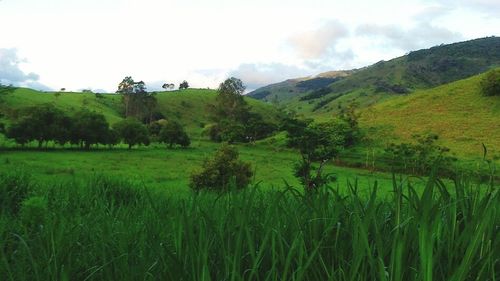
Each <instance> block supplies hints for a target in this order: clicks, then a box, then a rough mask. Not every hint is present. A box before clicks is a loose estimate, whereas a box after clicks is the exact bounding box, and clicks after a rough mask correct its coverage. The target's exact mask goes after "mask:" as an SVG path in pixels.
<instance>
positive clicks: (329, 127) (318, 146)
mask: <svg viewBox="0 0 500 281" xmlns="http://www.w3.org/2000/svg"><path fill="white" fill-rule="evenodd" d="M283 128H284V129H285V130H286V131H287V133H288V146H290V147H293V148H296V149H298V150H299V152H300V154H301V158H302V159H301V160H300V162H299V163H298V164H296V165H295V167H294V174H295V176H296V177H297V178H299V180H300V182H301V183H302V184H303V185H304V187H305V188H306V190H314V189H317V188H319V187H321V186H322V185H324V184H326V183H327V182H329V181H331V180H334V177H332V176H330V175H326V176H324V175H323V174H322V172H323V167H324V165H325V164H326V163H327V162H328V161H330V160H331V159H333V158H334V157H336V156H337V155H338V153H339V151H341V150H342V149H343V148H345V147H347V146H348V145H349V137H350V132H351V129H350V128H349V124H348V123H347V122H345V121H343V120H340V119H333V120H332V121H329V122H325V123H313V122H311V121H310V120H298V119H286V120H285V122H284V125H283ZM317 161H318V162H320V166H319V167H315V166H314V165H313V162H317Z"/></svg>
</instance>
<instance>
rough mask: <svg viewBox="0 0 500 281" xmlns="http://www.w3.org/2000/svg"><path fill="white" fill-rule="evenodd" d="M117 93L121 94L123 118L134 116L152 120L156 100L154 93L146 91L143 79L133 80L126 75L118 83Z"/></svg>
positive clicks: (145, 120)
mask: <svg viewBox="0 0 500 281" xmlns="http://www.w3.org/2000/svg"><path fill="white" fill-rule="evenodd" d="M117 93H119V94H121V95H122V103H123V106H124V116H125V118H128V117H135V118H137V119H139V120H143V121H144V122H146V123H151V122H152V121H153V115H154V112H155V109H156V106H157V105H158V101H157V99H156V94H155V93H148V92H147V90H146V84H145V83H144V82H143V81H139V82H135V81H134V79H132V77H130V76H127V77H125V78H124V79H123V80H122V82H120V84H118V90H117Z"/></svg>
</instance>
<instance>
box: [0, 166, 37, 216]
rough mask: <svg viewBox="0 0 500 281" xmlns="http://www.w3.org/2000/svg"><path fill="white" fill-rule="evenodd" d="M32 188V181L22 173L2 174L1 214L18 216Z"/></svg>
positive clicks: (0, 190)
mask: <svg viewBox="0 0 500 281" xmlns="http://www.w3.org/2000/svg"><path fill="white" fill-rule="evenodd" d="M31 187H32V182H31V179H30V177H29V176H28V174H26V173H23V172H20V171H11V172H9V173H7V171H4V172H2V173H0V214H3V213H5V214H17V213H18V212H19V210H20V208H21V204H22V202H23V201H24V200H25V199H26V198H27V197H28V195H29V192H30V189H31Z"/></svg>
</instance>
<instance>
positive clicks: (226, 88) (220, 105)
mask: <svg viewBox="0 0 500 281" xmlns="http://www.w3.org/2000/svg"><path fill="white" fill-rule="evenodd" d="M244 92H245V86H244V85H243V82H242V81H241V80H240V79H238V78H234V77H231V78H229V79H227V80H226V81H224V82H223V83H221V84H220V86H219V89H218V94H217V97H216V98H215V103H214V104H212V105H209V112H210V118H211V120H212V121H213V122H214V123H213V124H212V125H210V126H209V127H208V128H207V133H208V135H209V136H210V139H211V140H214V141H228V142H235V141H241V142H249V141H253V140H255V139H258V138H262V137H265V136H267V134H268V133H269V132H272V130H270V126H271V125H269V126H267V125H264V123H265V122H264V121H263V119H262V117H261V116H259V115H257V114H254V113H251V112H250V107H249V106H248V104H247V102H246V101H245V99H244V98H243V96H242V94H243V93H244Z"/></svg>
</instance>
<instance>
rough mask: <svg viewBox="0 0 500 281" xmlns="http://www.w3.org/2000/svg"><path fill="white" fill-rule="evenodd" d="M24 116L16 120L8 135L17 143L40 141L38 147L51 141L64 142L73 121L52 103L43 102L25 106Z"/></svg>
mask: <svg viewBox="0 0 500 281" xmlns="http://www.w3.org/2000/svg"><path fill="white" fill-rule="evenodd" d="M22 114H23V117H21V118H20V119H19V120H17V121H16V122H14V123H13V124H12V125H11V126H10V128H9V129H8V130H7V137H9V138H12V139H14V140H15V141H16V143H18V144H21V145H25V144H27V143H29V142H31V141H37V142H38V148H41V147H42V146H43V144H44V143H45V144H46V143H47V142H49V141H58V142H59V143H61V144H64V143H65V142H66V141H67V139H66V138H64V136H65V134H64V132H65V131H66V130H69V128H68V126H70V124H71V122H70V121H68V117H67V116H66V114H65V113H64V112H63V111H61V110H60V109H57V108H56V107H55V106H54V105H52V104H43V105H37V106H32V107H29V108H25V109H24V110H22ZM66 135H67V134H66Z"/></svg>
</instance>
